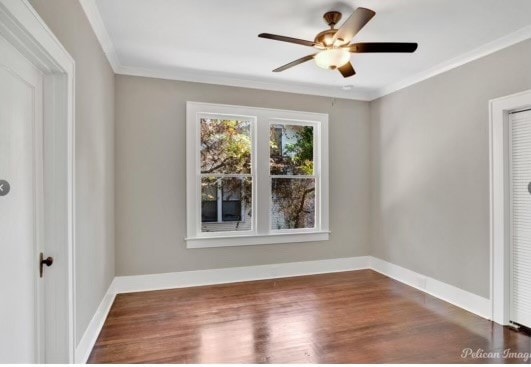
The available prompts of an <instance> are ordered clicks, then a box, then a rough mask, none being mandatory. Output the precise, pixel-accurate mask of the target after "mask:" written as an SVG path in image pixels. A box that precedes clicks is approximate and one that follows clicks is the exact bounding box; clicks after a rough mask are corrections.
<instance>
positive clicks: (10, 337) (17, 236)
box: [0, 37, 51, 363]
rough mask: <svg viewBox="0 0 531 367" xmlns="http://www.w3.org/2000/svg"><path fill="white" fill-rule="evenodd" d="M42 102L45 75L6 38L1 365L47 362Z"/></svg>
mask: <svg viewBox="0 0 531 367" xmlns="http://www.w3.org/2000/svg"><path fill="white" fill-rule="evenodd" d="M42 99H43V76H42V74H41V72H40V71H39V70H38V69H36V68H35V67H34V66H33V65H32V64H31V63H30V62H28V61H27V59H26V58H25V57H23V56H22V55H21V54H20V53H18V51H17V50H16V49H14V48H13V46H12V45H11V44H10V43H8V42H7V41H6V40H5V39H4V38H2V37H0V180H3V181H0V248H1V251H2V260H1V265H0V363H13V362H15V363H20V362H24V363H36V362H44V361H45V359H44V358H45V356H44V349H45V348H44V345H43V338H42V335H43V333H44V328H43V324H44V321H43V317H42V315H43V307H41V305H42V298H43V294H44V285H43V280H42V279H41V278H40V277H39V267H38V261H39V255H40V253H41V252H43V251H44V249H43V248H42V231H43V228H42V219H43V218H42V195H43V183H42V182H43V180H42V177H43V176H42V174H43V173H42V167H43V154H42V134H43V132H42V117H43V115H42ZM8 190H9V192H8ZM44 271H45V272H46V271H51V268H50V269H45V270H44Z"/></svg>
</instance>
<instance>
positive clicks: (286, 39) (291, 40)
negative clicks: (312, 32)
mask: <svg viewBox="0 0 531 367" xmlns="http://www.w3.org/2000/svg"><path fill="white" fill-rule="evenodd" d="M258 37H260V38H267V39H270V40H275V41H282V42H289V43H295V44H297V45H302V46H309V47H314V46H316V45H317V44H316V43H315V42H312V41H306V40H301V39H298V38H293V37H286V36H279V35H277V34H271V33H260V34H259V35H258Z"/></svg>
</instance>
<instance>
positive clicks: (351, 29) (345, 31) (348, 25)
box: [334, 8, 376, 44]
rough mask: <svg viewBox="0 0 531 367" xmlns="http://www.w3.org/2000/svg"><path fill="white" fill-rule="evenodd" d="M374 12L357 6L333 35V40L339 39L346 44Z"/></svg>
mask: <svg viewBox="0 0 531 367" xmlns="http://www.w3.org/2000/svg"><path fill="white" fill-rule="evenodd" d="M375 15H376V13H375V12H374V11H372V10H370V9H367V8H357V9H356V10H355V11H354V13H352V15H351V16H350V18H348V19H347V20H346V21H345V23H343V25H342V26H341V28H339V29H338V31H337V32H336V34H335V35H334V42H335V41H337V40H340V41H341V43H342V44H348V43H350V41H352V39H353V38H354V36H355V35H356V34H358V32H359V31H360V30H361V29H362V28H363V27H365V25H366V24H367V23H369V21H370V20H371V19H372V17H374V16H375Z"/></svg>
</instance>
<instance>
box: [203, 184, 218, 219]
mask: <svg viewBox="0 0 531 367" xmlns="http://www.w3.org/2000/svg"><path fill="white" fill-rule="evenodd" d="M217 182H218V180H217V178H215V177H207V178H203V179H202V180H201V222H204V223H205V222H217V221H218V183H217Z"/></svg>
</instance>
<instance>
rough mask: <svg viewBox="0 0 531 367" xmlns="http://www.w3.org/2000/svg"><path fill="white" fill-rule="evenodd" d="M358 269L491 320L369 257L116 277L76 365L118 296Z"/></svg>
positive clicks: (483, 308)
mask: <svg viewBox="0 0 531 367" xmlns="http://www.w3.org/2000/svg"><path fill="white" fill-rule="evenodd" d="M362 269H372V270H374V271H377V272H379V273H381V274H383V275H386V276H388V277H390V278H393V279H395V280H397V281H399V282H401V283H404V284H407V285H409V286H411V287H414V288H417V289H419V290H421V291H423V292H426V293H428V294H430V295H432V296H434V297H436V298H439V299H442V300H443V301H446V302H448V303H451V304H453V305H455V306H457V307H460V308H463V309H465V310H467V311H470V312H472V313H475V314H477V315H479V316H481V317H483V318H486V319H490V318H491V302H490V300H488V299H486V298H483V297H480V296H478V295H475V294H473V293H470V292H467V291H464V290H462V289H459V288H457V287H454V286H452V285H449V284H446V283H443V282H441V281H438V280H436V279H433V278H430V277H428V276H425V275H422V274H419V273H416V272H414V271H411V270H409V269H405V268H403V267H400V266H398V265H394V264H391V263H388V262H386V261H384V260H380V259H378V258H375V257H372V256H359V257H350V258H341V259H329V260H316V261H303V262H293V263H284V264H270V265H256V266H244V267H237V268H223V269H208V270H195V271H184V272H177V273H164V274H148V275H134V276H119V277H115V278H114V280H113V282H112V284H111V285H110V287H109V290H108V292H107V294H106V295H105V297H104V298H103V300H102V302H101V304H100V306H99V307H98V310H97V311H96V314H95V315H94V317H93V318H92V320H91V321H90V323H89V326H88V327H87V330H86V331H85V334H84V335H83V338H81V341H80V343H79V345H78V346H77V348H76V363H86V361H87V359H88V357H89V355H90V352H91V351H92V348H93V347H94V344H95V343H96V339H97V338H98V335H99V333H100V331H101V328H102V327H103V324H104V322H105V319H106V318H107V314H108V313H109V311H110V308H111V306H112V303H113V301H114V298H115V296H116V294H118V293H131V292H144V291H153V290H162V289H172V288H186V287H197V286H202V285H214V284H225V283H235V282H245V281H252V280H263V279H276V278H285V277H294V276H303V275H312V274H323V273H337V272H342V271H352V270H362Z"/></svg>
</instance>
